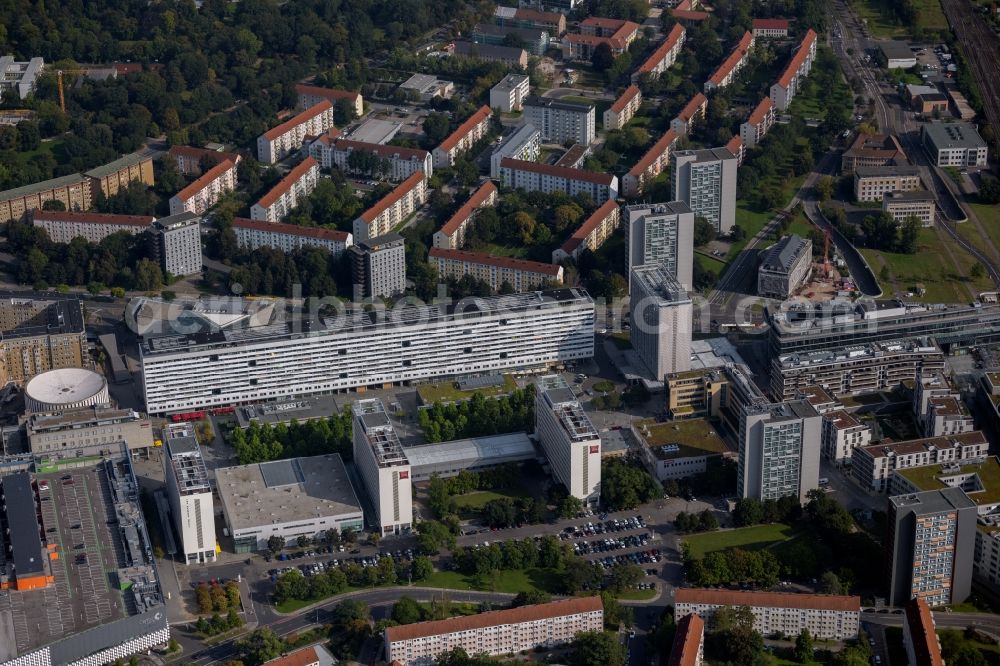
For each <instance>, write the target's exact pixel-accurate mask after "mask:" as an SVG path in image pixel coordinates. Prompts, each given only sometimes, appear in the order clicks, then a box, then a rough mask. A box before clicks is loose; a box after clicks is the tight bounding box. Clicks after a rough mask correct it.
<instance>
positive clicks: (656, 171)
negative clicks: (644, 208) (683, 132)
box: [622, 130, 677, 197]
mask: <svg viewBox="0 0 1000 666" xmlns="http://www.w3.org/2000/svg"><path fill="white" fill-rule="evenodd" d="M676 141H677V133H676V132H674V131H673V130H667V131H666V133H665V134H664V135H663V136H661V137H660V138H659V139H657V140H656V143H654V144H653V145H652V147H651V148H650V149H649V150H647V151H646V154H645V155H643V156H642V159H640V160H639V161H638V162H636V163H635V166H633V167H632V168H631V169H629V171H628V173H626V174H625V175H624V176H622V189H623V194H624V195H625V196H627V197H637V196H639V195H640V194H642V192H643V190H644V189H645V187H646V185H647V184H649V183H650V182H652V181H653V180H654V179H655V178H656V177H657V176H659V175H660V174H661V173H663V170H664V169H666V168H667V165H668V164H670V151H671V150H672V149H673V147H674V143H675V142H676Z"/></svg>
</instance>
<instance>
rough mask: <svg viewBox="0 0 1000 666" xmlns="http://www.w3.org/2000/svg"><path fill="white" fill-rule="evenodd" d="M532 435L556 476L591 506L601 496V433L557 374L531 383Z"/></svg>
mask: <svg viewBox="0 0 1000 666" xmlns="http://www.w3.org/2000/svg"><path fill="white" fill-rule="evenodd" d="M535 435H536V437H537V438H538V441H539V442H540V443H541V445H542V449H543V450H544V451H545V457H546V458H547V459H548V461H549V466H550V467H551V468H552V474H553V475H554V476H555V478H556V480H558V481H559V482H560V483H562V484H563V485H564V486H566V490H567V491H568V492H569V494H570V495H572V496H573V497H576V498H577V499H579V500H583V502H584V503H586V504H588V505H591V506H594V505H596V504H597V502H598V500H599V499H600V497H601V437H600V435H599V434H598V433H597V429H596V428H594V425H593V424H592V423H591V422H590V418H589V417H588V416H587V413H586V412H584V411H583V407H582V406H581V405H580V403H579V402H578V401H577V399H576V395H575V394H574V393H573V390H572V389H571V388H569V386H568V385H567V384H566V382H565V381H564V380H563V378H562V377H561V376H559V375H546V376H544V377H541V378H539V379H538V381H537V382H536V384H535Z"/></svg>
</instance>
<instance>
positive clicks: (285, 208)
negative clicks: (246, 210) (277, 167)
mask: <svg viewBox="0 0 1000 666" xmlns="http://www.w3.org/2000/svg"><path fill="white" fill-rule="evenodd" d="M317 183H319V165H318V164H317V163H316V160H314V159H313V158H312V157H307V158H305V159H304V160H302V161H301V162H299V163H298V164H296V165H295V168H293V169H292V170H291V171H289V172H288V175H286V176H285V177H284V178H282V179H281V180H280V181H279V182H278V184H277V185H275V186H274V187H273V188H271V190H270V191H269V192H268V193H267V194H265V195H264V196H263V197H261V199H260V201H258V202H257V203H255V204H254V205H253V206H251V207H250V219H252V220H261V221H263V222H280V221H281V220H283V219H285V218H286V217H288V215H289V214H290V213H291V212H292V211H293V210H294V209H295V207H296V206H298V205H299V204H300V203H301V202H302V201H304V200H305V199H306V198H308V197H309V195H310V194H311V193H312V191H313V190H314V189H316V184H317Z"/></svg>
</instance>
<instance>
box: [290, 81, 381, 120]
mask: <svg viewBox="0 0 1000 666" xmlns="http://www.w3.org/2000/svg"><path fill="white" fill-rule="evenodd" d="M295 94H296V95H298V96H299V108H300V109H302V110H305V109H308V108H310V107H313V106H315V105H317V104H319V103H320V102H322V101H323V100H327V101H328V102H330V104H333V105H334V106H336V104H337V102H339V101H341V100H343V101H345V102H347V103H348V104H350V105H351V108H352V109H354V115H356V116H358V117H359V118H360V117H361V116H363V115H364V113H365V100H364V98H363V97H362V96H361V93H359V92H353V91H351V90H338V89H336V88H321V87H319V86H310V85H306V84H304V83H299V84H296V86H295Z"/></svg>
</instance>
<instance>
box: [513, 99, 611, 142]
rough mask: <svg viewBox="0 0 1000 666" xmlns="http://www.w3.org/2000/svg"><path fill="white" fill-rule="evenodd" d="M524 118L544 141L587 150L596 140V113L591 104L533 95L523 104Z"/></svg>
mask: <svg viewBox="0 0 1000 666" xmlns="http://www.w3.org/2000/svg"><path fill="white" fill-rule="evenodd" d="M524 118H525V120H527V121H528V123H529V124H531V125H534V126H535V127H536V128H537V129H538V131H539V132H541V134H542V141H546V142H550V143H566V142H567V141H572V142H573V143H579V144H581V145H584V146H588V145H590V143H591V142H592V141H593V140H594V127H595V122H596V118H597V113H596V112H595V111H594V106H593V105H592V104H578V103H576V102H563V101H560V100H557V99H548V98H542V97H538V96H536V95H531V96H530V97H527V98H525V100H524Z"/></svg>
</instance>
